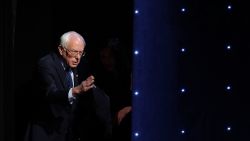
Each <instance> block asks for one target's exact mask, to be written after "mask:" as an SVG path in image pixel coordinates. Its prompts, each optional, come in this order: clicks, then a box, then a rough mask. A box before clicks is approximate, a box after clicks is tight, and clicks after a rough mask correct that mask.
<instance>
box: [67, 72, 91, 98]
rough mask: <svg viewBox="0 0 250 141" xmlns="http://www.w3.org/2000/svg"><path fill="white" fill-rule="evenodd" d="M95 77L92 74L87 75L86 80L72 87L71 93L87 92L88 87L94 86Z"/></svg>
mask: <svg viewBox="0 0 250 141" xmlns="http://www.w3.org/2000/svg"><path fill="white" fill-rule="evenodd" d="M94 82H95V77H94V76H93V75H91V76H89V77H88V78H87V79H86V80H84V81H82V83H81V84H80V85H78V86H76V87H74V88H73V89H72V92H73V95H74V96H76V95H77V94H79V93H84V92H87V91H88V90H89V89H91V88H93V87H95V85H94Z"/></svg>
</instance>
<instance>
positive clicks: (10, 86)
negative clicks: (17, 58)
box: [0, 0, 16, 141]
mask: <svg viewBox="0 0 250 141" xmlns="http://www.w3.org/2000/svg"><path fill="white" fill-rule="evenodd" d="M0 5H1V8H0V9H1V20H0V21H1V30H0V31H1V38H0V39H1V41H0V43H1V48H0V50H1V51H0V65H1V66H0V78H1V79H0V88H1V89H0V125H1V126H0V140H9V141H13V140H14V120H13V119H14V116H15V115H14V83H13V79H14V75H13V66H14V55H13V53H14V40H15V38H14V35H15V22H16V0H10V1H8V0H6V1H1V4H0Z"/></svg>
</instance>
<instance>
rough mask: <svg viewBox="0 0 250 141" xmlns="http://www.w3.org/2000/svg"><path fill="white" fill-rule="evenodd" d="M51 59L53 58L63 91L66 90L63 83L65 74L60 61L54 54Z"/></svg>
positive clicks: (65, 85)
mask: <svg viewBox="0 0 250 141" xmlns="http://www.w3.org/2000/svg"><path fill="white" fill-rule="evenodd" d="M52 57H53V59H54V61H55V64H56V65H55V68H56V72H57V74H58V75H59V79H60V81H61V83H62V85H63V87H64V88H65V89H67V84H66V81H65V77H66V73H65V70H64V68H63V66H62V63H61V59H60V58H59V56H58V55H56V54H52Z"/></svg>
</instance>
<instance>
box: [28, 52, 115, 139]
mask: <svg viewBox="0 0 250 141" xmlns="http://www.w3.org/2000/svg"><path fill="white" fill-rule="evenodd" d="M73 72H74V80H75V82H74V83H75V85H77V84H78V74H77V71H76V70H73ZM36 74H37V75H36V76H35V77H34V78H35V79H34V81H33V84H32V89H30V91H31V95H30V98H31V101H32V102H31V105H30V106H31V108H32V111H33V112H32V116H31V121H30V123H29V125H28V126H27V127H28V128H27V133H26V135H25V141H74V140H84V141H92V140H96V139H98V140H99V139H101V140H108V139H109V138H110V136H111V133H112V131H111V118H110V107H109V106H110V105H109V97H108V96H107V95H106V94H105V93H104V92H103V91H102V90H101V89H99V88H93V89H92V90H90V91H89V92H87V93H84V94H81V95H79V96H78V97H76V100H75V101H74V103H73V104H70V103H69V100H68V91H69V88H67V85H66V81H65V76H66V73H65V71H64V68H63V66H62V61H61V58H60V56H58V55H57V54H55V53H51V54H49V55H47V56H45V57H43V58H41V59H40V60H39V63H38V68H37V73H36Z"/></svg>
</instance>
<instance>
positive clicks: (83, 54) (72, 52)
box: [64, 47, 86, 57]
mask: <svg viewBox="0 0 250 141" xmlns="http://www.w3.org/2000/svg"><path fill="white" fill-rule="evenodd" d="M64 49H65V50H66V51H67V53H68V54H69V55H71V56H73V57H76V56H77V55H78V54H79V55H80V57H83V56H85V54H86V52H85V51H76V50H70V49H67V48H65V47H64Z"/></svg>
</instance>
